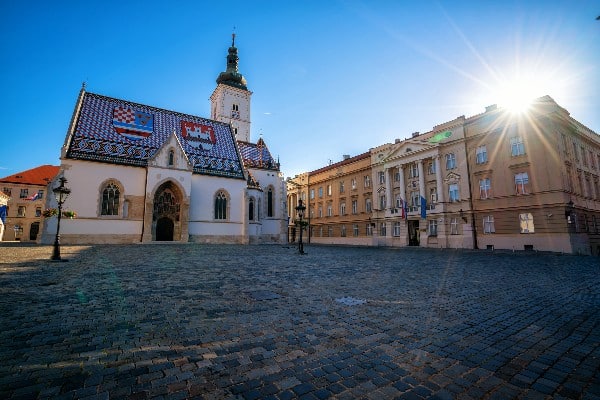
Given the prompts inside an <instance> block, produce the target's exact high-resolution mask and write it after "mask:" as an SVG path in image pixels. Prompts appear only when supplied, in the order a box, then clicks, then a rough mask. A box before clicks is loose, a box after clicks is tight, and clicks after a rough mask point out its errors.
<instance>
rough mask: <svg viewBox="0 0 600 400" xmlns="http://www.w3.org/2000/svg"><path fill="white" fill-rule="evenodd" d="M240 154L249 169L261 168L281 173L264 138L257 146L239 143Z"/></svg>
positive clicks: (259, 140)
mask: <svg viewBox="0 0 600 400" xmlns="http://www.w3.org/2000/svg"><path fill="white" fill-rule="evenodd" d="M238 145H239V147H240V153H241V155H242V159H243V160H244V165H245V166H246V167H247V168H261V169H269V170H273V171H279V163H278V162H276V161H275V160H274V159H273V156H271V152H270V151H269V148H268V147H267V145H266V143H265V142H264V140H263V139H262V138H260V139H258V142H256V144H254V143H250V142H242V141H240V142H238Z"/></svg>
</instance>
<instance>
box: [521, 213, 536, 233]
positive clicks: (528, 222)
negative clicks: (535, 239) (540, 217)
mask: <svg viewBox="0 0 600 400" xmlns="http://www.w3.org/2000/svg"><path fill="white" fill-rule="evenodd" d="M519 228H520V230H521V233H535V226H534V224H533V215H532V214H531V213H522V214H519Z"/></svg>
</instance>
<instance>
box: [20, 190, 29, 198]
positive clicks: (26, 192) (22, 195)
mask: <svg viewBox="0 0 600 400" xmlns="http://www.w3.org/2000/svg"><path fill="white" fill-rule="evenodd" d="M28 197H29V189H21V193H20V194H19V198H20V199H26V198H28Z"/></svg>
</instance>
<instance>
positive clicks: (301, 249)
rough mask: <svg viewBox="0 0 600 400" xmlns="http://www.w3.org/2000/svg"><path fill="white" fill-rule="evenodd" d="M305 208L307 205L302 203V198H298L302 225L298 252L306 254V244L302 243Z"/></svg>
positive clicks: (300, 224)
mask: <svg viewBox="0 0 600 400" xmlns="http://www.w3.org/2000/svg"><path fill="white" fill-rule="evenodd" d="M304 210H306V207H305V206H304V205H303V204H302V199H300V200H298V207H296V212H297V213H298V226H299V227H300V241H299V242H298V253H300V254H304V244H303V243H302V230H303V226H302V225H303V221H302V218H303V217H304Z"/></svg>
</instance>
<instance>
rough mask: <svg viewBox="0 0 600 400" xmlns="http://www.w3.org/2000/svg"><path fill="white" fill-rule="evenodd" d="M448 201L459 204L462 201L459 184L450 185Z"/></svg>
mask: <svg viewBox="0 0 600 400" xmlns="http://www.w3.org/2000/svg"><path fill="white" fill-rule="evenodd" d="M448 201H450V202H458V201H460V192H459V189H458V184H457V183H451V184H450V185H448Z"/></svg>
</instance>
